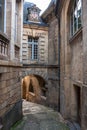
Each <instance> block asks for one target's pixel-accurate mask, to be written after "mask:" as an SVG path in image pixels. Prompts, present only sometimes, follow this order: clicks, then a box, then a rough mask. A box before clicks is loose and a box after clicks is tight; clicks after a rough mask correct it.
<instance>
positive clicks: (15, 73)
mask: <svg viewBox="0 0 87 130" xmlns="http://www.w3.org/2000/svg"><path fill="white" fill-rule="evenodd" d="M0 2H1V1H0ZM1 6H2V7H3V8H2V7H1V8H2V12H3V13H2V14H3V18H4V19H3V21H4V24H3V25H1V26H3V29H0V129H1V128H2V126H3V128H2V129H3V130H9V129H10V127H11V126H12V125H13V124H14V123H15V122H16V121H18V120H20V119H21V118H22V100H21V87H20V86H21V79H20V74H21V64H20V63H19V61H21V40H22V19H23V18H22V17H23V13H22V11H23V1H22V0H12V1H10V0H5V1H3V5H1ZM4 11H5V12H4ZM19 32H20V33H19Z"/></svg>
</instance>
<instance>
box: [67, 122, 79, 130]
mask: <svg viewBox="0 0 87 130" xmlns="http://www.w3.org/2000/svg"><path fill="white" fill-rule="evenodd" d="M66 124H67V126H68V127H69V129H70V130H81V128H80V125H79V124H78V123H76V122H72V121H67V123H66Z"/></svg>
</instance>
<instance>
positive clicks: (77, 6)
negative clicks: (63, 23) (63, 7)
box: [70, 0, 82, 37]
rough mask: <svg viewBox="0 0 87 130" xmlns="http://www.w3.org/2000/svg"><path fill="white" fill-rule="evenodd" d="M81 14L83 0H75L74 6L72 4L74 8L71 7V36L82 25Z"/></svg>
mask: <svg viewBox="0 0 87 130" xmlns="http://www.w3.org/2000/svg"><path fill="white" fill-rule="evenodd" d="M81 15H82V2H81V0H74V3H73V6H72V9H71V13H70V32H71V37H72V36H73V35H74V34H75V33H76V32H77V31H78V30H79V29H80V27H81V26H82V21H81Z"/></svg>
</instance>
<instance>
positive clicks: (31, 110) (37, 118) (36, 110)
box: [11, 100, 69, 130]
mask: <svg viewBox="0 0 87 130" xmlns="http://www.w3.org/2000/svg"><path fill="white" fill-rule="evenodd" d="M23 114H24V116H23V119H22V120H21V121H19V122H17V123H16V124H15V125H14V126H13V127H12V128H11V130H69V129H68V128H67V127H66V125H65V124H64V120H63V118H62V117H61V115H60V114H59V113H58V112H56V111H54V110H52V109H51V108H47V107H45V106H42V105H39V104H35V103H31V102H27V101H25V100H24V101H23Z"/></svg>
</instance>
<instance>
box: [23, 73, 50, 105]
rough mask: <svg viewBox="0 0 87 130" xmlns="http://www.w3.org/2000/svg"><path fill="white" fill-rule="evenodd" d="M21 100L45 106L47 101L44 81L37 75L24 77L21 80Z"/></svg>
mask: <svg viewBox="0 0 87 130" xmlns="http://www.w3.org/2000/svg"><path fill="white" fill-rule="evenodd" d="M22 98H23V99H26V100H27V101H30V102H33V103H40V104H44V105H45V103H46V99H47V88H46V82H45V80H44V79H43V78H42V77H41V76H39V75H29V76H25V77H24V78H23V79H22Z"/></svg>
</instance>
